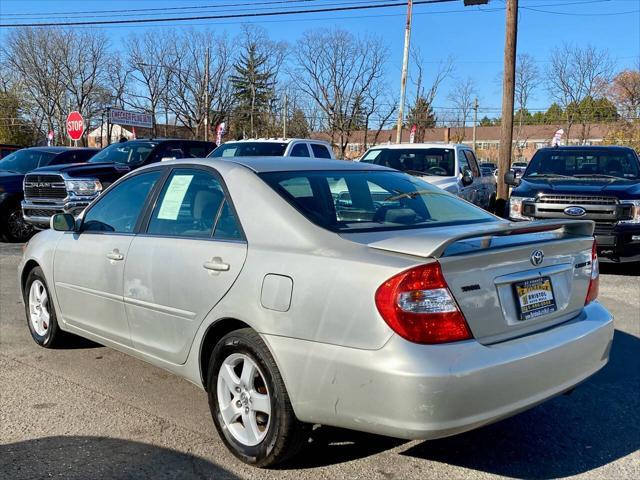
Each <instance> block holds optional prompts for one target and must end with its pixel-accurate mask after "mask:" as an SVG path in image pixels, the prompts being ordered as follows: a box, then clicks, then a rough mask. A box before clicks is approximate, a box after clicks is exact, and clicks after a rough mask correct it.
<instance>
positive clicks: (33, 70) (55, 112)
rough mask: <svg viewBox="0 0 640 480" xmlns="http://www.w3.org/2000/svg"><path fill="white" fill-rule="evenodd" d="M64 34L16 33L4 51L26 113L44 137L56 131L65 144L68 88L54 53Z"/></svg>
mask: <svg viewBox="0 0 640 480" xmlns="http://www.w3.org/2000/svg"><path fill="white" fill-rule="evenodd" d="M60 36H61V32H60V31H59V30H56V29H51V28H42V29H34V28H25V29H19V30H13V31H11V32H10V33H9V35H8V36H7V41H6V44H5V46H3V47H2V53H3V57H4V58H5V61H6V64H7V65H8V66H9V67H10V68H11V69H12V70H13V72H14V74H15V75H16V77H17V81H18V82H19V83H20V86H21V89H22V92H23V93H24V95H23V98H24V99H25V100H26V102H25V105H24V107H25V108H24V110H25V112H26V113H27V115H28V116H30V117H31V118H32V119H33V123H34V126H36V127H38V128H39V130H40V134H41V135H43V134H45V133H46V132H47V131H54V132H55V133H56V135H57V137H58V141H60V142H63V141H64V128H63V120H62V118H61V117H62V112H63V108H65V107H64V106H65V103H66V93H67V91H66V87H65V84H64V81H63V76H62V65H61V60H60V57H59V55H57V54H56V52H55V50H53V51H52V49H51V44H52V43H57V40H56V39H57V38H58V37H60Z"/></svg>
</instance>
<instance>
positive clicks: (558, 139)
mask: <svg viewBox="0 0 640 480" xmlns="http://www.w3.org/2000/svg"><path fill="white" fill-rule="evenodd" d="M563 135H564V130H563V129H562V128H561V129H560V130H558V131H557V132H556V133H555V135H554V136H553V139H552V140H551V146H553V147H557V146H558V145H561V144H562V136H563Z"/></svg>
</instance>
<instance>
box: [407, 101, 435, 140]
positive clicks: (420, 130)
mask: <svg viewBox="0 0 640 480" xmlns="http://www.w3.org/2000/svg"><path fill="white" fill-rule="evenodd" d="M407 123H408V128H411V127H412V126H413V125H416V127H417V128H416V138H415V141H416V142H422V141H424V133H425V130H427V129H429V128H435V126H436V114H435V113H434V111H433V108H432V107H431V104H430V103H429V102H428V100H427V99H426V98H425V97H422V96H420V97H418V98H417V99H416V103H415V104H414V105H413V106H412V107H411V108H410V109H409V114H408V115H407Z"/></svg>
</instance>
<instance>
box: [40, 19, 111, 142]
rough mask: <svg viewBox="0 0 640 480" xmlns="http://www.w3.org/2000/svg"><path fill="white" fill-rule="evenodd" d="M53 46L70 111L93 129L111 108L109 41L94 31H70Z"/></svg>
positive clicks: (61, 36)
mask: <svg viewBox="0 0 640 480" xmlns="http://www.w3.org/2000/svg"><path fill="white" fill-rule="evenodd" d="M51 43H52V45H51V47H50V48H51V49H52V50H54V51H55V52H56V55H57V56H58V58H59V63H60V72H61V75H62V80H63V82H64V85H65V87H66V89H67V92H68V102H69V105H70V108H71V109H73V110H78V111H79V112H80V113H82V115H83V116H84V118H85V120H86V122H87V124H88V125H91V124H92V123H93V121H94V120H95V118H96V116H99V115H100V114H101V113H102V111H103V110H104V108H105V107H106V106H107V105H108V104H109V96H110V95H109V92H108V90H107V87H106V83H107V78H106V68H105V67H106V65H107V61H106V58H107V48H108V42H107V38H106V37H105V36H104V34H102V33H101V32H96V31H92V30H83V31H79V32H76V31H73V30H68V31H63V32H62V35H58V36H56V37H54V39H53V41H52V42H51ZM84 142H85V143H86V137H85V139H84Z"/></svg>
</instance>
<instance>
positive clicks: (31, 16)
mask: <svg viewBox="0 0 640 480" xmlns="http://www.w3.org/2000/svg"><path fill="white" fill-rule="evenodd" d="M299 1H303V2H318V1H327V0H293V2H294V3H298V2H299ZM380 1H384V0H355V1H354V0H350V1H338V2H331V1H330V2H329V3H322V4H316V5H319V6H322V7H332V6H342V5H353V4H363V3H369V4H370V3H372V2H380ZM391 1H396V2H401V0H391ZM271 3H278V4H282V3H290V2H286V1H278V2H259V3H256V4H246V3H245V4H242V3H235V4H226V5H206V6H202V7H196V8H199V9H201V10H199V11H200V12H203V13H212V12H210V11H211V10H219V9H221V8H223V7H229V6H243V5H251V11H257V10H276V9H292V8H302V7H303V5H286V6H282V5H278V6H262V7H261V6H259V5H262V4H266V5H270V4H271ZM400 4H402V3H400ZM176 8H190V7H176ZM150 10H154V9H150ZM150 10H148V11H145V13H123V12H137V11H138V10H137V9H136V10H120V11H117V10H112V11H109V12H110V13H108V14H104V13H102V14H96V15H83V14H79V13H76V12H73V13H71V14H56V16H59V19H72V20H74V19H76V17H80V18H82V19H85V18H109V17H111V18H113V17H141V16H142V17H146V16H154V15H168V14H169V12H166V11H162V12H152V11H150ZM246 10H247V8H240V9H237V8H232V9H230V10H228V12H235V13H239V12H243V11H246ZM223 12H227V10H226V8H225V10H223ZM186 13H197V12H186ZM24 15H29V16H28V17H22V18H20V19H19V20H49V19H51V18H52V17H51V16H50V15H48V16H42V15H43V14H40V13H39V14H34V13H31V14H24ZM3 16H4V15H2V14H0V17H3ZM56 20H58V18H56Z"/></svg>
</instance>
